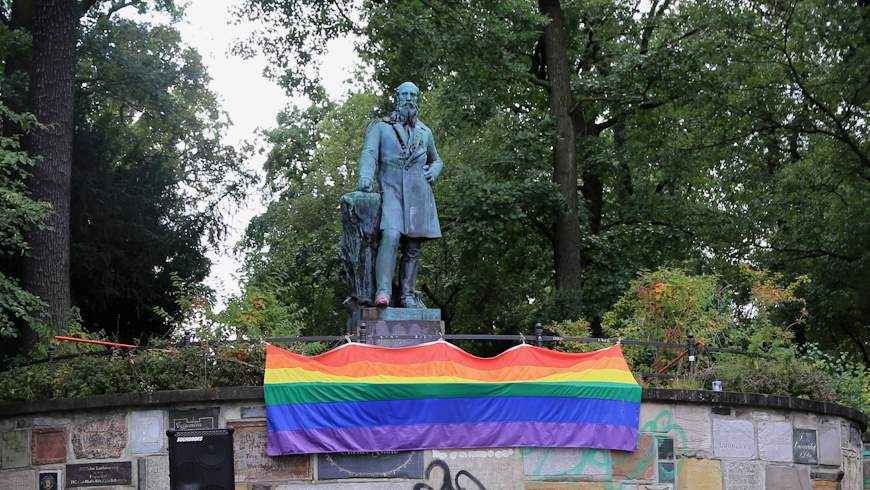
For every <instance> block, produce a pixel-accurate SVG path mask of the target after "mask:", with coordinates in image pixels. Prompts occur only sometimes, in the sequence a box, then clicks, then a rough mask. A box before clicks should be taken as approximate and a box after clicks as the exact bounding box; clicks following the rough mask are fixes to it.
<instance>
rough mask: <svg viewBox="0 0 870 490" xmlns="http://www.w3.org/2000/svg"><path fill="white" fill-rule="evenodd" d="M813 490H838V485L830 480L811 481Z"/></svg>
mask: <svg viewBox="0 0 870 490" xmlns="http://www.w3.org/2000/svg"><path fill="white" fill-rule="evenodd" d="M813 490H840V483H839V482H835V481H831V480H813Z"/></svg>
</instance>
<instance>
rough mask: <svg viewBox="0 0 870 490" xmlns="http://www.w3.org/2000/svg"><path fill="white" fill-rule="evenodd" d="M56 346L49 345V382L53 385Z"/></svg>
mask: <svg viewBox="0 0 870 490" xmlns="http://www.w3.org/2000/svg"><path fill="white" fill-rule="evenodd" d="M55 348H56V347H55V346H54V344H48V382H49V384H51V383H52V382H53V381H54V350H55Z"/></svg>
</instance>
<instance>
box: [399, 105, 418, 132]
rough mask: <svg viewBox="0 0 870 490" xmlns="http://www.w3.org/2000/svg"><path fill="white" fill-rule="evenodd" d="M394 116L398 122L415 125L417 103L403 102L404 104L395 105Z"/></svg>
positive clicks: (409, 125)
mask: <svg viewBox="0 0 870 490" xmlns="http://www.w3.org/2000/svg"><path fill="white" fill-rule="evenodd" d="M396 116H397V117H398V120H399V122H401V123H402V124H404V125H405V126H408V127H410V128H413V127H414V126H416V125H417V104H414V103H413V102H405V104H404V105H399V106H396Z"/></svg>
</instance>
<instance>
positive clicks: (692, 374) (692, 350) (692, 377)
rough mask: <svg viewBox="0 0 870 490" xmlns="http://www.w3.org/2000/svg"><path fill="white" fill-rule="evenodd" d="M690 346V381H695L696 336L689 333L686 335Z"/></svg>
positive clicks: (687, 347) (688, 347) (688, 346)
mask: <svg viewBox="0 0 870 490" xmlns="http://www.w3.org/2000/svg"><path fill="white" fill-rule="evenodd" d="M686 337H687V339H688V345H687V346H686V350H688V351H689V379H690V380H692V381H695V368H696V366H695V336H694V335H692V332H691V331H689V332H687V333H686Z"/></svg>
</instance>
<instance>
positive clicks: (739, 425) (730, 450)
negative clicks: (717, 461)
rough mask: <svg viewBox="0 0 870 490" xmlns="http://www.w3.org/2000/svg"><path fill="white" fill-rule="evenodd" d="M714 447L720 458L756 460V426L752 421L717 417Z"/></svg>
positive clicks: (714, 422) (714, 426) (714, 424)
mask: <svg viewBox="0 0 870 490" xmlns="http://www.w3.org/2000/svg"><path fill="white" fill-rule="evenodd" d="M713 446H714V447H713V451H714V453H715V454H716V456H717V457H719V458H734V459H755V457H756V454H757V451H756V448H755V426H754V425H753V423H752V421H750V420H739V419H729V418H720V417H715V418H713Z"/></svg>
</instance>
